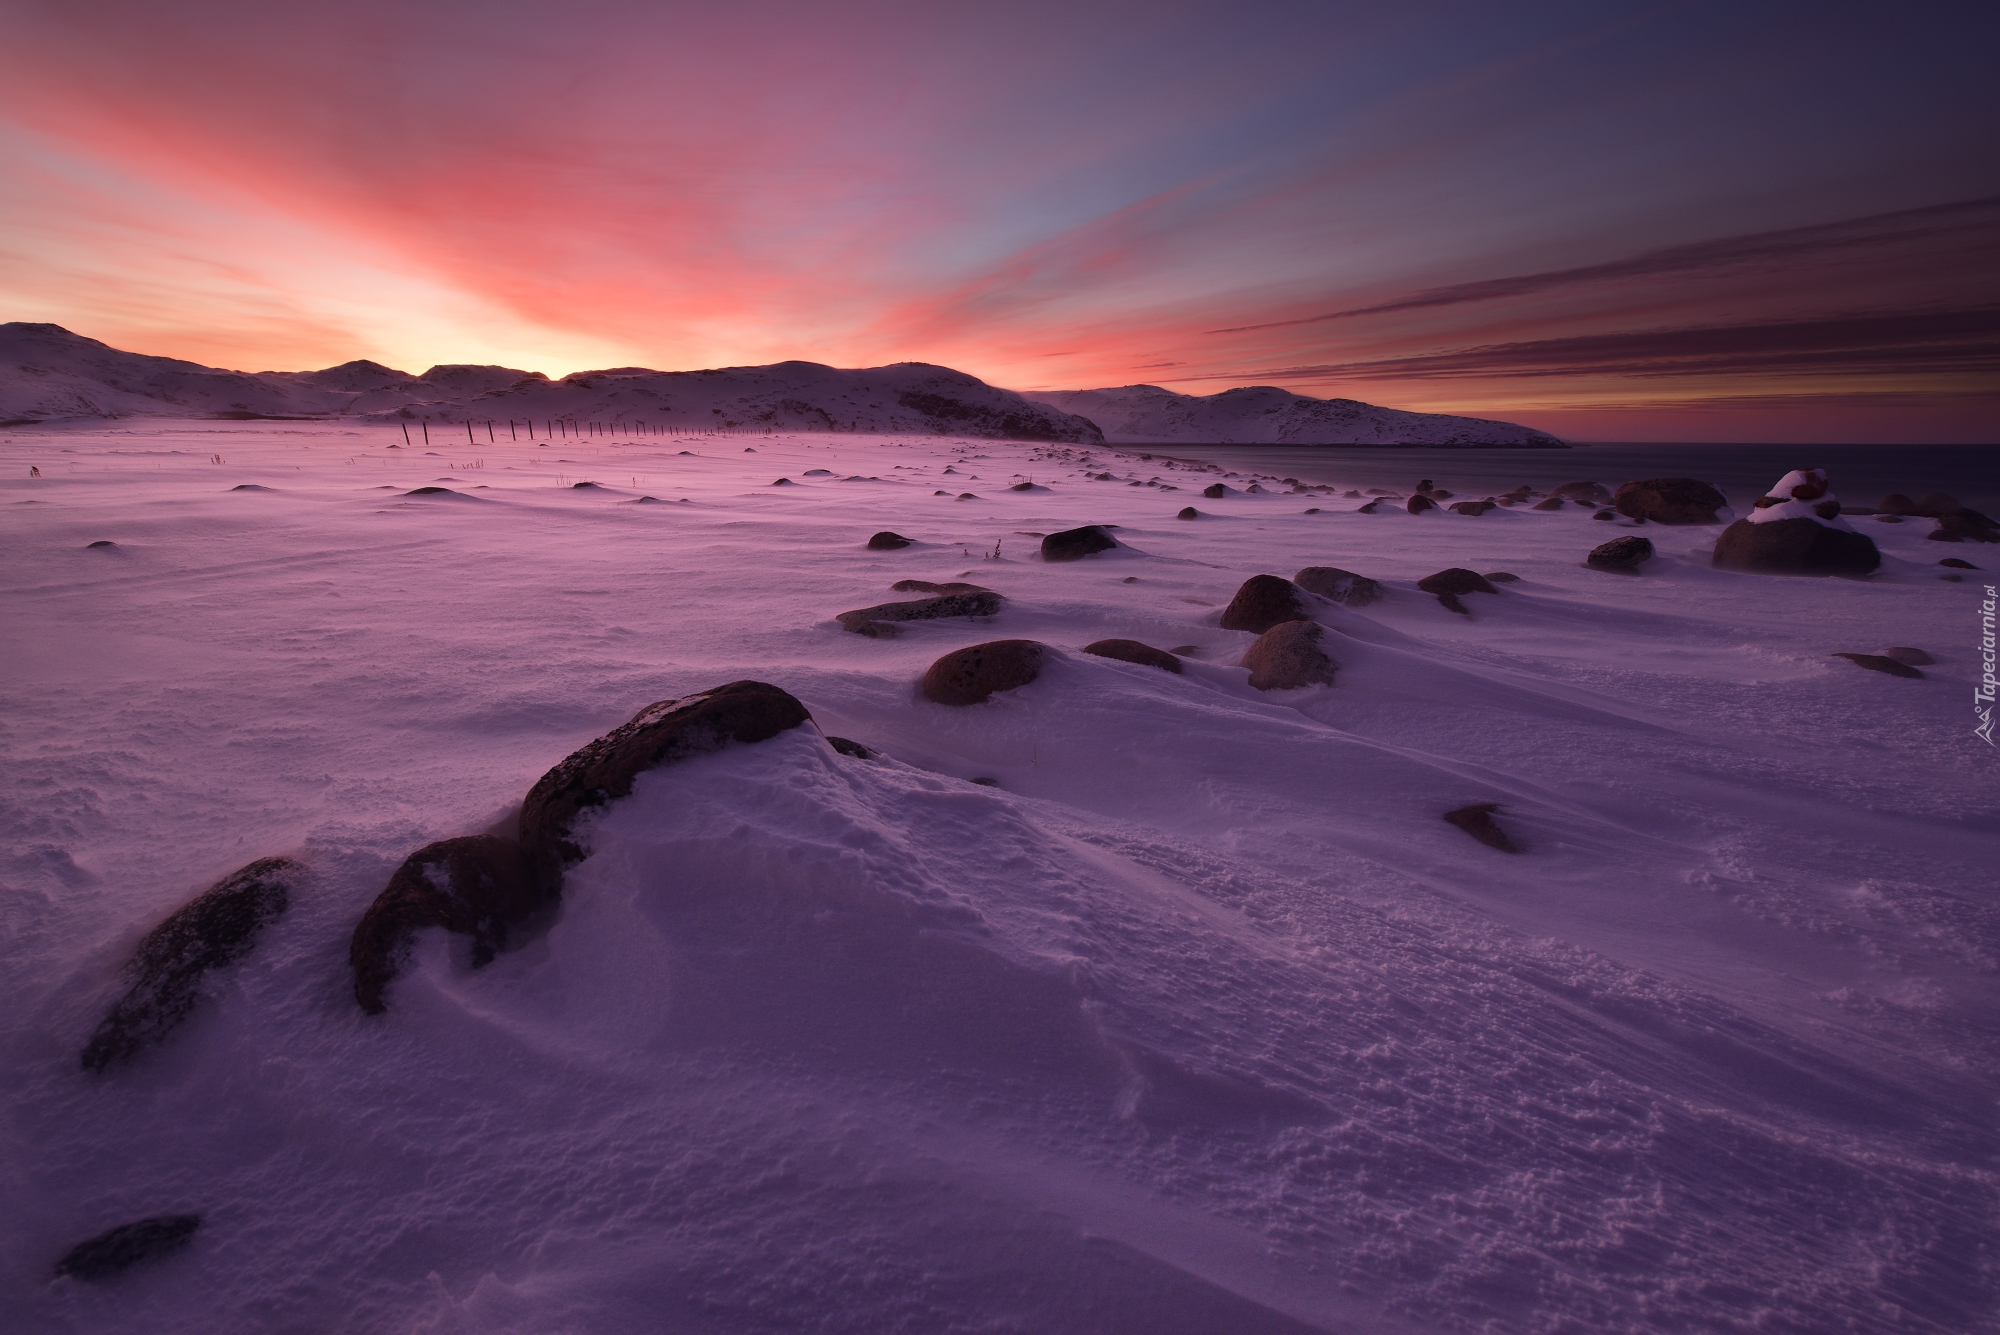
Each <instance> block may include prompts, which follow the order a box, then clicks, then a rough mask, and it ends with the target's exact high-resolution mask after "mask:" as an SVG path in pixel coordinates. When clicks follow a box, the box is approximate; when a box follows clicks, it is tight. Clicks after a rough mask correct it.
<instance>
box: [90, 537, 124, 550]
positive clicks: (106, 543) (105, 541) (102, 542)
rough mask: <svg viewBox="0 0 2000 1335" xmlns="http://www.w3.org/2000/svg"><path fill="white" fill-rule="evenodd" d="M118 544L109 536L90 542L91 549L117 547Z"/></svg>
mask: <svg viewBox="0 0 2000 1335" xmlns="http://www.w3.org/2000/svg"><path fill="white" fill-rule="evenodd" d="M117 545H118V544H117V543H115V542H113V541H112V540H111V539H109V538H99V539H98V540H97V541H96V542H93V543H91V544H90V549H91V550H94V549H96V548H100V547H116V546H117Z"/></svg>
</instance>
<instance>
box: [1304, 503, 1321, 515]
mask: <svg viewBox="0 0 2000 1335" xmlns="http://www.w3.org/2000/svg"><path fill="white" fill-rule="evenodd" d="M1305 513H1307V514H1309V515H1316V514H1318V513H1319V507H1318V506H1317V505H1315V506H1311V507H1309V508H1308V509H1307V510H1306V512H1305Z"/></svg>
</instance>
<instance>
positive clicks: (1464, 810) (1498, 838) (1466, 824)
mask: <svg viewBox="0 0 2000 1335" xmlns="http://www.w3.org/2000/svg"><path fill="white" fill-rule="evenodd" d="M1499 809H1500V804H1499V803H1497V802H1475V803H1474V804H1473V805H1471V806H1469V807H1460V808H1459V809H1458V810H1456V811H1447V812H1445V813H1444V818H1445V819H1446V820H1448V821H1450V822H1451V823H1452V824H1453V825H1456V826H1457V827H1458V828H1459V829H1461V830H1464V831H1465V832H1466V833H1467V834H1469V835H1471V836H1472V837H1473V838H1474V839H1477V840H1478V841H1479V842H1480V843H1482V844H1485V845H1486V846H1487V847H1488V848H1497V849H1499V850H1500V851H1501V852H1502V853H1518V852H1520V851H1521V850H1520V849H1518V848H1516V847H1515V846H1514V841H1513V840H1512V839H1509V838H1508V837H1507V832H1506V831H1505V830H1503V829H1501V828H1500V827H1499V826H1498V825H1496V824H1495V823H1494V821H1493V813H1494V812H1496V811H1498V810H1499Z"/></svg>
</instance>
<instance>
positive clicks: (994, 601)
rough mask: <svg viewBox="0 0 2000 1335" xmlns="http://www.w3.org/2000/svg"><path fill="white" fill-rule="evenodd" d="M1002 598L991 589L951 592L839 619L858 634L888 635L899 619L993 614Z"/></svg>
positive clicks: (881, 605)
mask: <svg viewBox="0 0 2000 1335" xmlns="http://www.w3.org/2000/svg"><path fill="white" fill-rule="evenodd" d="M1001 602H1002V599H1001V597H1000V595H999V594H997V593H995V592H993V591H992V590H991V589H978V590H975V591H973V592H970V593H948V594H944V595H942V596H940V597H936V598H917V599H913V600H911V601H909V602H906V603H877V604H876V605H875V606H873V607H861V608H856V609H855V610H854V611H852V612H842V613H841V614H840V615H839V616H838V617H836V618H835V620H837V621H839V622H840V624H841V626H842V628H844V629H846V630H850V631H853V632H854V633H855V634H857V635H868V636H872V637H874V638H877V639H886V638H888V637H890V636H892V635H894V634H895V633H896V623H897V622H899V621H936V620H939V619H941V618H944V617H990V616H996V615H998V614H999V611H1000V604H1001Z"/></svg>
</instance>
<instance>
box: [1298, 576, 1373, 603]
mask: <svg viewBox="0 0 2000 1335" xmlns="http://www.w3.org/2000/svg"><path fill="white" fill-rule="evenodd" d="M1292 583H1294V584H1296V585H1298V586H1299V587H1300V588H1302V589H1304V590H1305V591H1306V592H1307V593H1316V594H1318V595H1319V596H1320V597H1322V598H1325V599H1328V600H1329V601H1331V602H1336V603H1339V604H1341V605H1342V606H1344V607H1366V606H1367V605H1368V604H1369V603H1373V602H1379V601H1380V600H1381V598H1382V586H1381V585H1380V584H1378V583H1376V582H1375V581H1374V580H1372V579H1370V578H1368V577H1367V576H1366V575H1357V574H1355V573H1354V572H1353V571H1352V570H1342V569H1341V568H1340V567H1339V566H1307V567H1306V568H1305V569H1303V570H1301V571H1299V573H1298V574H1296V575H1293V576H1292Z"/></svg>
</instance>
